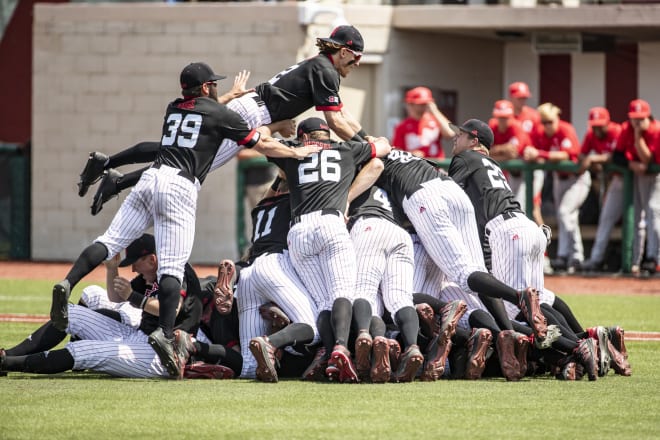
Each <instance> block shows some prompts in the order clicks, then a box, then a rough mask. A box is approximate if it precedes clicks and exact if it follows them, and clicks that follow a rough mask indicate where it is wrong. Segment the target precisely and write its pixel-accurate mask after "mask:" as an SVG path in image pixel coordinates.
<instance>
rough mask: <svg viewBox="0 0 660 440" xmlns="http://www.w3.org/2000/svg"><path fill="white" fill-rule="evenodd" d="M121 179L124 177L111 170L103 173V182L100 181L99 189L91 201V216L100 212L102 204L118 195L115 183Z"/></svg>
mask: <svg viewBox="0 0 660 440" xmlns="http://www.w3.org/2000/svg"><path fill="white" fill-rule="evenodd" d="M122 177H124V175H123V174H122V173H120V172H119V171H117V170H115V169H113V168H110V169H109V170H108V171H104V172H103V180H102V181H101V184H100V185H99V188H98V189H97V190H96V194H94V199H93V200H92V206H91V208H92V215H96V214H98V213H99V212H101V209H103V204H104V203H105V202H107V201H108V200H110V199H111V198H113V197H116V196H117V195H118V194H119V192H120V190H119V188H118V187H117V183H118V182H119V181H120V180H121V178H122Z"/></svg>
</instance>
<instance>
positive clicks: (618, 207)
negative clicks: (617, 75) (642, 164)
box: [579, 107, 623, 271]
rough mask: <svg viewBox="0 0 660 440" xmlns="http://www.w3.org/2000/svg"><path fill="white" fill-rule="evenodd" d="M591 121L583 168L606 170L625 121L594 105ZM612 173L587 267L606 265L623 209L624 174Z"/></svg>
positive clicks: (584, 143) (583, 266)
mask: <svg viewBox="0 0 660 440" xmlns="http://www.w3.org/2000/svg"><path fill="white" fill-rule="evenodd" d="M588 125H589V128H588V129H587V134H585V135H584V140H583V141H582V150H581V151H580V157H579V159H580V164H581V167H582V168H581V169H583V170H588V169H591V170H593V171H595V172H598V171H602V165H603V164H606V163H608V162H611V161H612V153H613V152H614V149H615V148H616V142H617V140H618V139H619V135H620V134H621V125H620V124H617V123H616V122H613V121H611V120H610V112H609V111H608V110H607V109H606V108H604V107H593V108H591V110H589V122H588ZM610 177H611V179H610V182H609V185H608V186H607V192H606V193H605V196H604V198H603V205H602V206H601V210H600V215H599V217H598V229H597V230H596V240H595V241H594V245H593V247H592V248H591V256H590V257H589V259H588V260H587V261H585V262H584V264H582V267H581V269H582V270H583V271H592V270H601V269H602V268H603V266H604V264H603V263H604V260H605V251H606V250H607V244H608V243H609V241H610V233H611V232H612V228H614V225H615V224H616V223H617V222H618V221H619V219H620V218H621V213H622V212H623V211H622V210H623V177H622V176H621V174H620V173H612V174H611V176H610Z"/></svg>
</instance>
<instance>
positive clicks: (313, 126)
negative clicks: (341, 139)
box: [298, 118, 330, 136]
mask: <svg viewBox="0 0 660 440" xmlns="http://www.w3.org/2000/svg"><path fill="white" fill-rule="evenodd" d="M318 130H323V131H327V132H328V133H330V127H329V126H328V123H327V122H325V121H324V120H323V119H321V118H307V119H305V120H304V121H301V122H300V124H298V136H302V135H303V133H308V134H309V133H311V132H313V131H318Z"/></svg>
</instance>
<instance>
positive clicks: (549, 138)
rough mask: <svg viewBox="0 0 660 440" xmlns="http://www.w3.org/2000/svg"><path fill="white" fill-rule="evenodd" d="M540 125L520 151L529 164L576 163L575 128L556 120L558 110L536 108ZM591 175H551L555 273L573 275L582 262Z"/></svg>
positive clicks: (576, 139)
mask: <svg viewBox="0 0 660 440" xmlns="http://www.w3.org/2000/svg"><path fill="white" fill-rule="evenodd" d="M537 110H538V112H539V116H540V117H541V124H540V126H538V127H537V129H536V130H534V132H532V136H531V138H532V145H533V146H529V147H527V148H525V149H524V150H523V157H524V159H525V160H526V161H528V162H544V161H551V162H560V161H564V160H570V161H572V162H575V163H577V162H578V156H579V154H580V142H579V140H578V137H577V134H576V132H575V128H573V126H572V125H571V124H570V123H569V122H567V121H562V120H561V119H560V118H559V115H560V114H561V109H560V108H559V107H557V106H556V105H554V104H552V103H550V102H546V103H544V104H541V105H540V106H539V107H538V109H537ZM590 189H591V175H590V174H589V173H586V172H581V173H571V172H565V171H554V172H553V180H552V194H553V198H554V203H555V209H556V210H557V224H558V227H559V234H558V240H557V258H556V259H555V260H554V261H552V262H551V264H552V268H553V269H554V270H555V271H568V272H569V273H572V272H575V270H576V269H578V268H579V266H580V264H581V262H582V261H583V260H584V248H583V245H582V235H581V234H580V224H579V214H580V207H581V206H582V204H583V203H584V201H585V200H586V198H587V196H588V195H589V190H590Z"/></svg>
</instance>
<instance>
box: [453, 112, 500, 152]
mask: <svg viewBox="0 0 660 440" xmlns="http://www.w3.org/2000/svg"><path fill="white" fill-rule="evenodd" d="M449 126H450V127H451V129H452V130H454V133H458V132H459V131H464V132H465V133H467V134H469V135H471V136H473V137H475V138H477V139H479V143H480V144H481V145H483V146H484V147H486V148H488V149H490V146H491V145H493V140H494V139H495V136H494V135H493V130H491V129H490V127H489V126H488V124H486V123H485V122H484V121H480V120H479V119H468V120H467V121H465V122H463V125H461V126H460V127H459V126H457V125H454V124H449Z"/></svg>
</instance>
